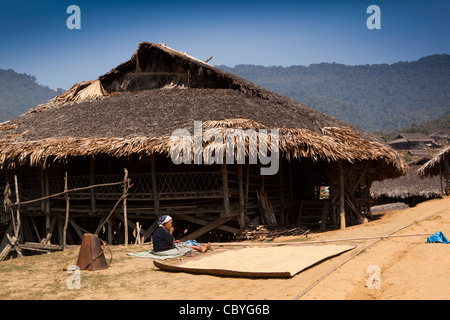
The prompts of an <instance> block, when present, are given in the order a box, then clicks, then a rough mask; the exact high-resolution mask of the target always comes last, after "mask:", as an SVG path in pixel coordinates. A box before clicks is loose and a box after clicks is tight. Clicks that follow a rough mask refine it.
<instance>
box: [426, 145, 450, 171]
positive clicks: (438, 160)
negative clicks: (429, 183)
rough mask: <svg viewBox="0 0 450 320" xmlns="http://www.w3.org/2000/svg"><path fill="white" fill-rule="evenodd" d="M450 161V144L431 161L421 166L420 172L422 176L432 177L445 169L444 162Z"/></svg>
mask: <svg viewBox="0 0 450 320" xmlns="http://www.w3.org/2000/svg"><path fill="white" fill-rule="evenodd" d="M445 161H449V162H450V146H448V147H445V148H443V149H442V150H441V151H440V152H439V153H438V154H437V155H436V156H434V157H433V158H432V159H431V160H430V161H428V162H427V163H425V164H424V165H423V166H422V167H420V168H419V174H420V176H421V177H432V176H437V175H439V173H440V172H443V171H444V162H445Z"/></svg>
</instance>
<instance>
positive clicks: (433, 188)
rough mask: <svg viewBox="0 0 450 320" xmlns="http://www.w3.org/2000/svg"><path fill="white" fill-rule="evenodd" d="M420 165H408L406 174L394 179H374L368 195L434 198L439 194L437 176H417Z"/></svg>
mask: <svg viewBox="0 0 450 320" xmlns="http://www.w3.org/2000/svg"><path fill="white" fill-rule="evenodd" d="M419 168H420V165H410V166H409V168H408V174H407V175H404V176H401V177H399V178H395V179H386V180H383V181H375V182H374V183H373V184H372V186H371V188H370V196H371V197H372V198H374V199H378V198H381V197H383V196H384V197H389V198H400V199H406V198H409V197H413V196H416V197H424V198H436V197H440V196H441V189H440V180H439V178H438V177H428V178H425V179H421V178H420V177H419V171H418V169H419Z"/></svg>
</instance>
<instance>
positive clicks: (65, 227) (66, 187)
mask: <svg viewBox="0 0 450 320" xmlns="http://www.w3.org/2000/svg"><path fill="white" fill-rule="evenodd" d="M67 190H68V183H67V171H66V173H65V176H64V191H65V192H66V194H65V195H64V197H65V198H66V217H65V220H64V229H63V250H65V249H67V225H68V224H69V207H70V204H69V193H68V192H67Z"/></svg>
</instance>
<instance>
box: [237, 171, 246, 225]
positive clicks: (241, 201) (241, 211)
mask: <svg viewBox="0 0 450 320" xmlns="http://www.w3.org/2000/svg"><path fill="white" fill-rule="evenodd" d="M237 166H238V191H239V222H240V226H241V229H244V228H245V211H244V184H243V181H242V164H238V165H237Z"/></svg>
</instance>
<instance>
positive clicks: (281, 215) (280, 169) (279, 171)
mask: <svg viewBox="0 0 450 320" xmlns="http://www.w3.org/2000/svg"><path fill="white" fill-rule="evenodd" d="M282 163H283V161H280V167H279V170H278V174H279V175H280V178H279V185H280V204H281V206H280V220H281V223H285V222H286V221H285V217H284V188H283V187H284V183H283V166H282Z"/></svg>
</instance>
